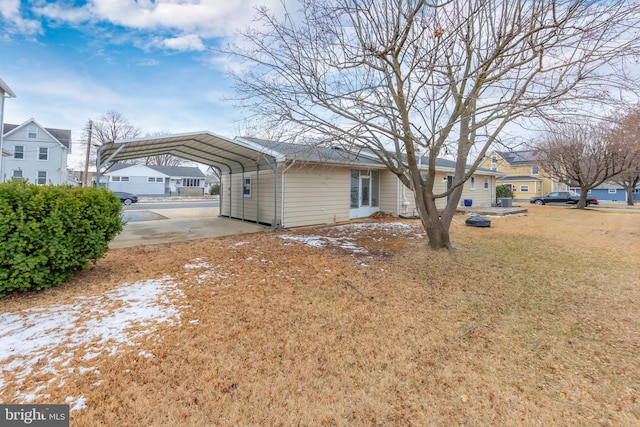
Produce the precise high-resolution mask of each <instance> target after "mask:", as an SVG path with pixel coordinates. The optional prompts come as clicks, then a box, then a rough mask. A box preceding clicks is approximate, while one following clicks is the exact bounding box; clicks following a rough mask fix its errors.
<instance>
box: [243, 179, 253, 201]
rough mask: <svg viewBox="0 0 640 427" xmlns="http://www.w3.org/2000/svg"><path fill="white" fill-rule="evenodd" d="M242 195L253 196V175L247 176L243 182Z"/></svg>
mask: <svg viewBox="0 0 640 427" xmlns="http://www.w3.org/2000/svg"><path fill="white" fill-rule="evenodd" d="M242 197H251V177H250V176H246V177H245V178H244V180H243V182H242Z"/></svg>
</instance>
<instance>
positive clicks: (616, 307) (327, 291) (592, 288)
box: [0, 206, 640, 426]
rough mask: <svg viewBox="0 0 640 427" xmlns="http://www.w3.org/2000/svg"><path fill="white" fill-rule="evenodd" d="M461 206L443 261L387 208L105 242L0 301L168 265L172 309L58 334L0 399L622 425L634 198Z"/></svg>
mask: <svg viewBox="0 0 640 427" xmlns="http://www.w3.org/2000/svg"><path fill="white" fill-rule="evenodd" d="M465 218H466V217H465V216H464V215H459V216H457V217H456V219H455V223H454V224H453V226H452V236H453V241H454V246H455V248H456V254H455V256H454V257H451V256H449V255H448V254H447V253H445V252H433V251H431V250H429V249H428V248H427V245H426V241H425V239H424V237H422V236H421V235H420V234H419V233H420V230H419V228H417V227H418V225H417V224H416V223H415V222H409V221H405V222H404V224H409V225H411V226H413V227H414V228H413V229H410V228H408V227H407V226H406V225H405V226H404V227H403V226H397V225H393V226H388V227H387V228H384V227H382V226H380V227H378V225H380V224H384V222H385V221H392V220H390V219H386V220H377V221H372V223H373V224H378V225H376V226H368V228H363V229H360V228H357V227H354V226H348V227H318V228H307V229H300V230H293V231H292V230H285V231H273V232H265V233H259V234H254V235H244V236H237V237H229V238H220V239H208V240H200V241H192V242H184V243H174V244H167V245H153V246H140V247H136V248H131V249H116V250H111V251H110V252H109V253H108V255H107V256H106V258H104V259H102V260H100V261H99V262H98V264H97V265H95V266H93V267H92V268H91V269H90V270H88V271H86V272H83V273H82V274H80V275H79V276H78V277H77V279H76V280H74V281H73V282H71V283H68V284H66V285H64V286H61V287H59V288H57V289H53V290H49V291H46V292H43V293H38V294H35V293H34V294H28V295H17V296H12V297H10V298H6V299H4V300H2V301H0V313H14V314H18V315H19V314H20V312H21V310H23V309H25V308H28V307H47V306H49V307H50V306H55V305H56V304H62V303H68V302H69V301H75V300H76V299H78V298H81V297H84V298H87V297H89V296H97V295H98V296H99V295H101V294H104V293H105V292H108V291H110V290H113V289H115V288H117V287H118V286H121V285H122V284H123V283H130V284H131V283H135V282H137V281H144V280H148V279H159V278H163V277H165V278H166V277H167V276H169V277H171V280H172V283H173V284H174V285H173V286H174V287H175V289H174V291H175V290H179V291H181V293H179V292H173V293H171V294H168V296H166V298H169V299H170V301H169V303H170V304H173V305H174V306H175V307H177V308H178V310H179V312H180V317H179V321H177V322H174V323H173V324H170V323H166V322H165V323H161V324H158V325H156V326H154V327H153V328H149V327H148V326H146V327H145V328H144V329H145V330H144V331H142V332H145V334H143V335H140V336H139V337H138V339H137V341H136V342H137V344H136V345H126V344H121V345H118V346H117V351H115V352H112V351H103V350H101V344H99V343H95V342H94V343H90V344H87V343H75V345H76V347H77V348H75V349H74V350H73V352H72V354H73V358H72V360H71V361H70V362H69V363H68V364H67V365H65V367H66V368H70V369H67V370H66V371H65V370H64V369H63V368H62V367H55V368H56V369H54V370H53V372H56V374H55V375H58V376H60V375H63V376H64V378H56V381H52V378H50V377H51V374H47V372H52V371H51V370H50V369H49V370H47V369H42V370H39V371H34V373H33V375H32V377H30V378H28V380H27V381H24V382H22V383H19V384H18V383H16V382H12V378H13V377H12V373H11V372H7V371H4V372H3V373H2V375H3V377H2V378H4V387H3V389H2V390H0V401H2V402H4V403H19V402H18V401H17V400H16V396H18V395H25V394H26V393H29V392H30V391H31V390H35V389H36V387H38V388H37V397H36V398H35V400H34V402H36V403H39V402H42V403H62V402H64V400H65V398H66V397H67V396H80V395H82V396H84V399H85V407H84V408H83V409H79V410H75V411H73V412H72V419H71V424H72V425H73V426H174V425H185V426H217V425H222V426H231V425H233V426H236V425H243V426H244V425H251V426H294V425H301V426H323V425H326V426H431V425H434V426H461V425H465V426H489V425H499V426H511V425H526V426H534V425H540V426H550V425H554V426H561V425H575V426H583V425H596V426H599V425H616V426H621V425H623V426H631V425H640V358H639V355H640V211H626V210H614V209H605V208H593V209H588V210H584V211H578V210H575V209H573V208H565V207H550V206H542V207H538V206H531V207H530V209H529V213H528V214H526V215H517V216H510V217H504V218H492V227H491V228H489V229H480V228H471V227H466V226H464V219H465ZM407 230H410V232H407ZM314 236H315V237H314ZM320 237H323V239H324V240H322V239H320ZM305 238H306V239H307V240H304V239H305ZM347 238H351V239H352V240H347ZM319 239H320V242H323V243H324V246H322V247H319V246H314V243H316V244H317V243H318V241H319ZM331 239H333V240H331ZM336 243H342V245H341V246H340V245H337V244H336ZM345 243H350V245H349V244H345ZM363 249H364V251H363ZM185 266H189V267H191V268H186V267H185ZM165 303H166V301H165ZM101 305H102V303H101ZM116 308H117V307H111V306H110V305H109V304H108V301H107V302H104V305H103V306H102V307H101V309H103V310H104V313H103V316H105V317H109V316H117V315H118V314H117V312H115V311H114V310H116ZM51 351H52V354H53V353H55V354H59V350H56V349H55V348H54V349H52V350H51ZM88 351H92V352H100V351H102V353H103V354H101V355H100V356H99V357H97V358H93V359H91V361H90V366H91V368H92V369H91V370H87V369H84V370H83V369H73V367H76V368H78V367H81V366H85V367H87V366H89V365H88V362H87V361H86V358H85V359H83V354H86V352H88ZM56 352H58V353H56ZM52 359H53V358H52ZM53 360H54V361H49V362H47V361H46V360H44V361H43V362H42V363H43V364H44V365H46V364H47V363H49V364H55V363H61V362H56V361H55V360H58V359H53ZM61 372H64V374H61Z"/></svg>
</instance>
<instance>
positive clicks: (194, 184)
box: [182, 178, 200, 187]
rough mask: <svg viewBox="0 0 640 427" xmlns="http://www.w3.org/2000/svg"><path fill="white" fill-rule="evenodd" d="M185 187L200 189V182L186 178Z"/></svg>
mask: <svg viewBox="0 0 640 427" xmlns="http://www.w3.org/2000/svg"><path fill="white" fill-rule="evenodd" d="M182 186H183V187H200V180H199V179H198V178H184V179H183V180H182Z"/></svg>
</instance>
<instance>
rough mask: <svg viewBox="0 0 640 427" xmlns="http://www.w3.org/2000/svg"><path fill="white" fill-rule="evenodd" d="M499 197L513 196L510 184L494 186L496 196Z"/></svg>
mask: <svg viewBox="0 0 640 427" xmlns="http://www.w3.org/2000/svg"><path fill="white" fill-rule="evenodd" d="M500 197H513V190H512V189H511V186H510V185H505V184H502V185H498V186H496V198H500Z"/></svg>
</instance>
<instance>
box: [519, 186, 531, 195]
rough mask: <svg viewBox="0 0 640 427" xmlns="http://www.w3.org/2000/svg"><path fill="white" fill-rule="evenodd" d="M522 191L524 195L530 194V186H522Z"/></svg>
mask: <svg viewBox="0 0 640 427" xmlns="http://www.w3.org/2000/svg"><path fill="white" fill-rule="evenodd" d="M520 191H521V192H522V193H528V192H529V186H528V185H521V186H520Z"/></svg>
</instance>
